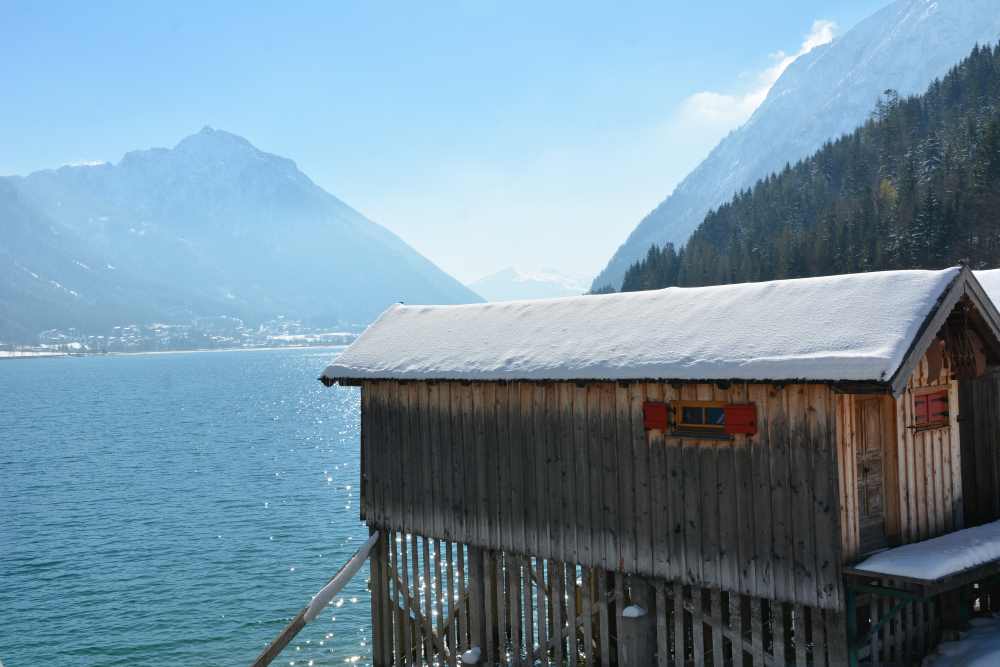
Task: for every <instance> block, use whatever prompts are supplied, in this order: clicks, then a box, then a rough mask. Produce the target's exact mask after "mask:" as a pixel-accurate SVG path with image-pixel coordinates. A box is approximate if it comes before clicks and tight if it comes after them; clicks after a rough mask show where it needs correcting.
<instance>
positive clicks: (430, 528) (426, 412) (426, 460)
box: [414, 382, 440, 619]
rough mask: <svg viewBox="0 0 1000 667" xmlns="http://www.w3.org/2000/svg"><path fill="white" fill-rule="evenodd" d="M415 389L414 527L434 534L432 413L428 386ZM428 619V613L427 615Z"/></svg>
mask: <svg viewBox="0 0 1000 667" xmlns="http://www.w3.org/2000/svg"><path fill="white" fill-rule="evenodd" d="M414 386H415V389H416V391H417V417H418V422H419V425H420V436H419V447H418V453H419V457H420V466H421V468H422V470H421V475H420V482H421V484H420V491H419V493H418V495H419V496H420V497H419V498H418V504H417V508H418V510H419V514H420V522H419V524H418V525H417V526H415V527H414V530H417V531H419V532H420V533H421V534H423V535H434V534H435V532H434V511H435V507H436V506H437V500H436V494H437V487H438V486H440V485H439V484H438V483H437V480H436V477H437V470H436V468H435V467H436V464H437V459H435V458H433V455H432V448H433V445H432V441H431V430H432V425H431V422H432V421H434V419H433V417H434V414H433V412H432V411H431V407H430V386H429V385H428V384H427V383H426V382H418V383H416V384H415V385H414ZM427 618H428V619H430V615H429V614H428V616H427Z"/></svg>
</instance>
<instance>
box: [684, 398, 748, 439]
mask: <svg viewBox="0 0 1000 667" xmlns="http://www.w3.org/2000/svg"><path fill="white" fill-rule="evenodd" d="M670 407H671V412H672V415H673V430H674V433H678V434H681V435H691V436H697V437H715V436H724V437H726V438H728V437H729V436H732V435H736V434H744V435H755V434H756V433H757V406H756V405H754V404H753V403H721V402H716V401H675V402H674V403H672V404H671V406H670Z"/></svg>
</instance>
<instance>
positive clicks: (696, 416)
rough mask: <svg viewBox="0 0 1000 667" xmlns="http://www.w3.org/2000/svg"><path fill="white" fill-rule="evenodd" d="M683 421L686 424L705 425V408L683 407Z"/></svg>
mask: <svg viewBox="0 0 1000 667" xmlns="http://www.w3.org/2000/svg"><path fill="white" fill-rule="evenodd" d="M681 421H682V422H683V423H685V424H704V423H705V411H704V408H698V407H690V406H686V405H685V406H683V407H682V408H681Z"/></svg>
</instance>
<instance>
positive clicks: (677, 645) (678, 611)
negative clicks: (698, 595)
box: [673, 581, 687, 667]
mask: <svg viewBox="0 0 1000 667" xmlns="http://www.w3.org/2000/svg"><path fill="white" fill-rule="evenodd" d="M673 598H674V613H673V616H674V664H675V665H678V666H679V667H682V666H683V665H685V664H687V651H686V650H685V646H684V644H685V641H684V636H685V632H684V587H683V586H681V583H680V582H679V581H675V582H674V583H673Z"/></svg>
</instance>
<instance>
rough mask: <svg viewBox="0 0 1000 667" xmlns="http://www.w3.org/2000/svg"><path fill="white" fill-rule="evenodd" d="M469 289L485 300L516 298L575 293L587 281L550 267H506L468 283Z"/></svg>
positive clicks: (579, 290) (574, 294) (571, 294)
mask: <svg viewBox="0 0 1000 667" xmlns="http://www.w3.org/2000/svg"><path fill="white" fill-rule="evenodd" d="M469 289H471V290H473V291H475V292H476V294H479V295H480V296H482V297H483V298H484V299H486V300H487V301H516V300H519V299H548V298H552V297H560V296H579V295H581V294H583V293H585V292H586V291H587V285H586V281H585V280H584V279H583V278H576V277H572V276H568V275H566V274H563V273H560V272H558V271H556V270H554V269H541V270H539V271H524V270H522V269H518V268H516V267H508V268H506V269H503V270H501V271H498V272H496V273H494V274H491V275H488V276H486V277H485V278H480V279H479V280H477V281H475V282H473V283H469Z"/></svg>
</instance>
